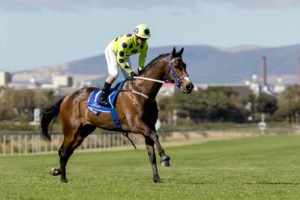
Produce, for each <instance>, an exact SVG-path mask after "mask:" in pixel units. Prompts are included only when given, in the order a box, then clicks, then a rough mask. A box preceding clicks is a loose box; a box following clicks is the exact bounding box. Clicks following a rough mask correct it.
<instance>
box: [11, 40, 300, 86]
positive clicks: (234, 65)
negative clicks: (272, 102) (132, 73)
mask: <svg viewBox="0 0 300 200" xmlns="http://www.w3.org/2000/svg"><path fill="white" fill-rule="evenodd" d="M182 47H183V46H176V48H177V50H180V49H181V48H182ZM172 49H173V46H163V47H153V48H151V47H150V48H149V50H148V55H147V59H146V64H147V63H149V62H150V61H151V60H152V59H154V58H156V57H157V56H159V55H160V54H162V53H168V52H171V51H172ZM263 56H265V57H266V63H267V81H268V83H274V82H275V81H276V79H277V78H278V77H281V78H282V79H283V82H284V83H285V84H294V83H297V77H298V76H297V74H298V60H299V56H300V45H291V46H283V47H272V48H267V47H259V46H241V47H234V48H221V47H215V46H205V45H187V46H184V53H183V60H184V61H185V63H186V65H187V72H188V73H189V75H190V77H191V79H192V81H193V82H194V83H198V84H241V83H244V81H245V80H249V79H251V76H252V75H253V74H257V75H258V77H260V76H261V62H262V57H263ZM137 63H138V55H135V56H132V57H131V64H132V66H133V67H132V68H133V69H134V70H137ZM52 74H60V75H70V76H73V78H74V82H79V81H96V82H98V83H102V82H103V81H104V79H105V78H106V76H107V75H108V73H107V66H106V60H105V55H104V54H101V55H96V56H92V57H89V58H84V59H80V60H76V61H72V62H66V63H62V64H57V65H51V66H44V67H38V68H34V69H30V70H26V71H20V72H15V73H14V74H13V82H28V81H29V79H30V78H34V79H35V80H36V81H38V82H41V83H49V82H51V75H52ZM120 76H122V75H121V74H120Z"/></svg>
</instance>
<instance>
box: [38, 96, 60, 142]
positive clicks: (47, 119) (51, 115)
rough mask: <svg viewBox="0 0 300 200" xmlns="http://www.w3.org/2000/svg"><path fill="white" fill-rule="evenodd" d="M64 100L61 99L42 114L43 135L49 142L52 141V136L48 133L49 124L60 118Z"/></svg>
mask: <svg viewBox="0 0 300 200" xmlns="http://www.w3.org/2000/svg"><path fill="white" fill-rule="evenodd" d="M63 100H64V99H63V98H61V99H59V100H58V101H57V103H55V104H53V105H50V106H48V107H46V108H45V109H44V110H43V111H42V113H41V129H42V135H43V136H44V137H45V138H47V139H48V140H51V136H50V134H49V132H48V129H49V124H50V123H51V121H53V120H54V119H55V118H56V117H57V116H58V114H59V109H60V105H61V103H62V101H63Z"/></svg>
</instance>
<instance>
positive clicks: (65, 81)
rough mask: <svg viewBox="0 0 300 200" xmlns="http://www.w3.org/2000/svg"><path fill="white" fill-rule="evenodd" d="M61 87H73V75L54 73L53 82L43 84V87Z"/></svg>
mask: <svg viewBox="0 0 300 200" xmlns="http://www.w3.org/2000/svg"><path fill="white" fill-rule="evenodd" d="M61 87H73V77H72V76H66V75H52V84H42V85H41V88H43V89H56V88H61Z"/></svg>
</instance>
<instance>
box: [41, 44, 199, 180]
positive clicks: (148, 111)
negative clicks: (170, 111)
mask: <svg viewBox="0 0 300 200" xmlns="http://www.w3.org/2000/svg"><path fill="white" fill-rule="evenodd" d="M183 50H184V49H183V48H182V49H181V50H180V51H179V52H176V49H175V47H174V49H173V51H172V53H170V54H162V55H159V56H158V57H157V58H155V59H154V60H152V61H151V62H150V63H149V64H148V65H147V66H146V67H145V68H144V69H143V70H142V71H141V72H140V75H139V77H135V78H133V79H129V80H127V81H126V82H125V83H124V85H123V88H122V90H121V92H120V93H119V94H118V97H117V99H116V103H115V111H116V113H117V116H118V119H119V122H120V124H121V127H122V129H123V131H124V132H132V133H135V134H142V135H143V136H144V137H145V143H146V148H147V151H148V155H149V160H150V163H151V167H152V173H153V181H154V182H155V183H161V180H160V177H159V175H158V170H157V165H156V155H155V151H154V144H155V145H156V147H157V149H158V154H159V156H160V163H161V164H162V165H163V166H170V164H169V160H170V157H169V156H168V155H166V154H165V151H164V150H163V148H162V147H161V145H160V142H159V140H158V135H157V132H156V129H155V123H156V121H157V118H158V108H157V103H156V101H155V98H156V95H157V93H158V91H159V89H160V88H161V86H162V84H163V83H164V82H169V83H173V84H174V85H176V86H177V87H179V88H180V90H181V92H182V93H185V94H188V93H191V92H192V90H193V87H194V86H193V84H192V82H191V81H190V79H189V76H188V74H187V72H186V64H185V63H184V62H183V60H182V57H181V55H182V53H183ZM96 89H97V88H94V87H87V88H82V89H79V90H77V91H75V92H74V93H72V94H70V95H68V96H66V97H65V98H63V99H61V100H59V101H58V102H57V103H56V104H54V105H51V106H49V107H47V108H45V109H44V110H43V111H42V113H41V130H42V135H43V136H44V137H46V138H47V139H49V140H51V136H50V134H49V132H48V128H49V124H50V123H51V121H53V120H54V119H55V118H56V117H57V116H58V115H60V121H61V127H62V132H63V134H64V140H63V143H62V145H61V147H60V149H59V150H58V155H59V159H60V168H52V170H50V173H51V174H52V175H61V182H63V183H66V182H67V179H66V165H67V162H68V160H69V158H70V156H71V155H72V153H73V152H74V150H75V149H76V148H77V147H78V146H79V145H80V144H81V143H82V141H83V140H84V139H85V138H86V137H87V136H88V135H89V134H90V133H92V132H93V131H94V130H95V128H96V127H99V128H102V129H105V130H109V131H116V130H117V128H116V127H115V124H114V122H113V120H112V117H111V115H110V114H109V113H105V112H103V113H101V114H100V115H99V116H96V115H95V114H93V113H92V112H90V111H89V110H88V109H87V108H86V102H87V101H88V98H89V96H90V94H91V93H92V92H93V91H94V90H96Z"/></svg>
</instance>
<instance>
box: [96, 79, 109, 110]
mask: <svg viewBox="0 0 300 200" xmlns="http://www.w3.org/2000/svg"><path fill="white" fill-rule="evenodd" d="M110 86H111V84H110V83H107V82H105V83H104V86H103V89H102V92H101V96H100V98H99V100H98V103H99V104H100V105H101V106H108V107H110V104H109V103H108V102H107V101H106V99H107V96H108V91H109V88H110Z"/></svg>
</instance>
